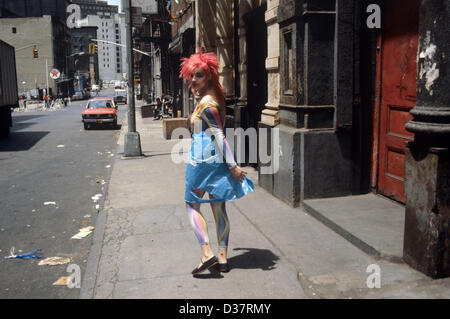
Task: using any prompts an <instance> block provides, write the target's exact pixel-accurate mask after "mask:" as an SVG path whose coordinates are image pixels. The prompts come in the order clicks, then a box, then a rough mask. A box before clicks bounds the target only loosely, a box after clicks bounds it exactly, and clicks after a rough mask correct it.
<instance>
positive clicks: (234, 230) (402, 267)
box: [80, 105, 450, 299]
mask: <svg viewBox="0 0 450 319" xmlns="http://www.w3.org/2000/svg"><path fill="white" fill-rule="evenodd" d="M121 120H122V130H121V136H120V138H119V142H118V148H117V154H116V156H115V161H114V164H113V167H112V171H111V175H110V178H109V184H108V187H107V189H106V190H105V195H106V198H105V200H104V202H103V203H102V205H101V210H100V213H99V216H98V218H97V224H96V229H95V233H94V238H93V246H92V249H91V252H90V255H89V259H88V264H87V268H86V273H85V274H84V278H83V282H82V288H81V293H80V298H100V299H104V298H152V299H155V298H170V299H178V298H182V299H185V298H230V299H234V298H242V299H247V298H258V299H259V298H260V299H266V298H276V299H278V298H282V299H290V298H295V299H303V298H450V289H449V288H450V280H449V279H445V280H432V279H430V278H428V277H426V276H425V275H423V274H421V273H419V272H417V271H415V270H413V269H411V268H410V267H408V266H407V265H406V264H404V263H401V262H399V261H396V262H392V261H389V260H385V259H380V258H377V257H376V256H373V255H370V254H366V253H365V252H363V250H361V249H359V248H357V247H356V246H354V245H353V244H351V243H350V242H349V241H348V240H346V239H345V238H344V237H341V236H340V235H339V234H338V233H336V232H334V231H333V230H332V229H330V228H328V227H327V226H325V225H324V224H322V223H321V222H320V221H318V220H317V219H316V218H314V217H313V216H311V215H309V214H308V213H306V212H305V211H304V210H302V209H300V208H291V207H289V206H288V205H287V204H285V203H283V202H281V201H280V200H278V199H277V198H275V197H273V196H272V195H270V194H269V193H267V192H266V191H265V190H263V189H261V188H260V187H259V186H257V185H258V175H257V172H256V171H255V170H253V169H251V168H246V170H247V171H248V172H249V177H250V178H251V179H252V180H253V182H254V184H255V186H256V189H255V192H254V193H252V194H250V195H248V196H246V197H244V198H242V199H240V200H238V201H234V202H229V203H227V212H228V216H229V218H230V223H231V225H230V228H231V232H230V243H229V264H230V266H231V271H230V272H229V273H225V274H221V273H218V272H217V271H214V270H213V271H211V272H209V271H206V272H205V273H203V274H202V275H201V276H199V277H198V278H194V277H192V275H191V273H190V272H191V270H192V269H193V268H195V267H196V266H197V265H198V264H199V262H200V256H201V255H200V248H199V245H198V242H197V239H196V237H195V235H194V232H193V231H192V228H191V225H190V223H189V220H188V217H187V213H186V210H185V207H184V201H183V199H184V170H185V164H184V163H181V164H176V163H174V162H173V161H172V157H171V152H172V148H173V146H174V145H175V144H177V143H179V142H180V140H174V141H172V140H164V139H163V137H162V122H161V121H153V119H152V118H144V119H143V118H141V116H140V108H139V105H138V107H137V108H136V126H137V131H138V132H139V134H140V138H141V146H142V152H143V153H144V155H145V156H144V157H142V158H133V159H123V158H122V157H121V155H122V154H121V153H122V152H123V149H124V145H123V143H124V134H125V133H126V132H127V130H128V127H127V126H126V118H122V119H121ZM183 143H187V145H189V144H190V140H183ZM202 212H203V213H204V215H205V217H206V218H207V220H208V228H209V235H210V239H211V244H212V246H213V248H214V249H215V250H217V249H216V247H217V240H216V237H215V224H214V219H213V217H212V213H211V209H210V207H209V205H202ZM371 264H377V265H378V266H379V267H380V270H381V273H380V278H381V288H373V289H370V288H368V287H367V284H366V282H367V278H368V276H369V275H370V274H371V273H367V272H366V269H367V267H368V266H369V265H371Z"/></svg>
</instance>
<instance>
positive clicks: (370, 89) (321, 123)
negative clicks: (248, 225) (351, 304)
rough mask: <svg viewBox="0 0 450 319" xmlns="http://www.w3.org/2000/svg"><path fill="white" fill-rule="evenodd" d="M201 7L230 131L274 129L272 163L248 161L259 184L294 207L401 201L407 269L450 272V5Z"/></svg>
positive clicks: (302, 1)
mask: <svg viewBox="0 0 450 319" xmlns="http://www.w3.org/2000/svg"><path fill="white" fill-rule="evenodd" d="M189 3H190V1H184V2H183V1H178V5H179V6H181V7H182V8H181V10H182V9H183V7H186V6H187V4H189ZM177 10H179V8H177V9H175V13H174V16H175V17H176V12H177ZM194 10H195V11H194V12H193V16H194V17H193V22H194V28H195V43H194V47H199V46H201V47H203V48H204V49H206V51H213V52H216V53H217V56H218V59H219V61H220V79H221V82H222V84H223V86H224V88H225V93H226V97H227V101H226V102H227V103H226V104H227V126H228V127H235V128H238V127H240V128H244V129H247V130H248V129H250V128H255V129H269V132H271V133H272V134H273V136H272V138H271V135H270V134H269V136H268V137H267V136H263V135H259V136H258V138H259V143H258V145H259V146H261V145H262V146H264V148H266V149H268V150H270V151H271V154H270V157H271V161H270V162H268V163H267V162H264V163H263V162H261V158H258V163H254V161H252V159H251V158H250V157H249V156H248V155H249V146H248V145H247V149H246V155H247V156H246V157H245V158H244V159H242V160H241V164H242V165H246V164H247V165H255V166H256V167H257V168H258V170H259V185H260V186H261V187H263V188H264V189H266V190H267V191H268V192H269V193H270V194H272V195H273V196H276V197H277V198H279V199H281V200H283V201H285V202H286V203H288V204H289V205H291V206H293V207H296V206H304V207H306V206H305V202H306V201H308V200H311V199H321V198H333V197H342V196H356V195H359V194H368V193H375V194H380V195H383V196H385V197H388V198H390V199H393V200H394V201H396V202H398V203H400V204H401V205H404V206H403V207H405V212H406V214H405V228H404V243H403V245H404V250H403V259H404V261H406V262H407V263H408V264H409V265H411V266H413V267H414V268H416V269H419V270H420V271H423V272H424V273H426V274H427V275H429V276H431V277H433V278H437V277H444V276H448V275H449V274H450V266H449V265H450V260H449V256H450V245H449V242H450V237H449V234H450V231H449V223H450V195H449V194H450V189H449V182H448V181H450V174H449V172H450V168H449V167H450V157H449V155H448V154H449V140H450V139H449V134H450V133H449V132H450V130H449V127H450V116H449V114H450V113H449V110H448V101H450V98H449V96H448V92H449V91H448V87H449V81H450V77H449V69H448V68H449V64H448V63H447V62H446V59H447V57H448V56H449V55H450V52H449V50H450V46H449V45H448V39H449V38H450V37H449V34H448V33H449V30H450V29H449V28H448V26H449V22H450V1H449V0H436V1H429V0H413V1H410V0H392V1H383V0H373V1H372V0H371V1H368V0H367V1H366V0H363V1H356V0H267V1H263V0H260V1H258V0H234V1H225V0H217V1H212V0H202V1H195V8H194ZM185 20H186V21H183V20H180V21H179V22H177V24H176V29H175V30H174V31H173V32H174V34H173V37H174V40H173V41H172V43H171V44H170V45H169V49H170V50H171V52H172V54H174V55H173V56H174V59H173V64H172V65H173V66H172V68H173V70H172V72H173V74H174V75H176V73H177V72H178V71H179V69H177V60H178V58H179V57H180V56H183V55H188V54H190V53H192V52H191V51H192V50H184V51H181V50H180V48H181V49H184V48H185V47H183V46H184V42H182V41H181V40H182V39H183V37H181V35H182V34H183V31H185V30H188V29H190V28H191V26H190V25H189V23H188V21H189V20H188V16H186V17H185ZM178 24H181V25H178ZM183 25H184V26H185V27H182V26H183ZM179 43H181V45H182V46H181V47H178V46H179ZM191 47H192V46H191ZM177 54H178V55H177ZM186 93H187V94H188V92H186ZM187 94H186V96H185V97H184V99H186V101H188V98H187ZM184 105H185V104H184ZM184 110H185V112H184V113H183V115H184V116H188V115H189V114H188V112H187V111H188V110H189V111H191V108H186V106H184ZM275 137H277V140H276V143H274V138H275ZM275 144H276V145H275ZM275 164H276V165H275ZM387 218H389V217H387ZM355 222H357V223H360V224H361V223H364V221H360V220H358V212H355ZM366 226H369V225H366ZM401 238H403V236H401Z"/></svg>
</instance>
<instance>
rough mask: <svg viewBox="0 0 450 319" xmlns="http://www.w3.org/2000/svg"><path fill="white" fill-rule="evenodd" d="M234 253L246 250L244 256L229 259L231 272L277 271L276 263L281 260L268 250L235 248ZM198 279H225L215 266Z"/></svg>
mask: <svg viewBox="0 0 450 319" xmlns="http://www.w3.org/2000/svg"><path fill="white" fill-rule="evenodd" d="M233 250H234V251H239V250H245V252H243V253H242V254H240V255H238V256H234V257H231V258H228V264H229V265H230V270H231V271H233V269H261V270H264V271H268V270H273V269H275V265H276V262H277V261H278V260H279V259H280V258H279V257H278V256H277V255H275V254H274V253H272V252H271V251H270V250H268V249H257V248H234V249H233ZM195 278H197V279H210V278H216V279H218V278H224V276H223V275H222V274H221V273H220V272H219V270H218V269H217V268H216V267H215V266H214V267H212V268H210V273H209V274H198V275H196V276H195Z"/></svg>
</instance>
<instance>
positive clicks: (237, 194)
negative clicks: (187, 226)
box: [185, 96, 255, 203]
mask: <svg viewBox="0 0 450 319" xmlns="http://www.w3.org/2000/svg"><path fill="white" fill-rule="evenodd" d="M221 119H222V114H221V112H220V108H219V105H218V103H217V102H215V101H214V100H213V99H212V98H211V97H210V96H205V97H203V98H202V100H201V101H200V103H199V104H198V105H197V107H196V108H195V110H194V112H193V114H192V116H191V123H195V127H196V129H195V130H194V133H193V135H192V144H191V148H190V150H189V163H188V164H187V167H186V173H185V178H186V190H185V201H186V202H188V203H211V202H226V201H232V200H236V199H239V198H241V197H243V196H244V195H246V194H248V193H251V192H253V191H254V188H255V187H254V185H253V182H252V181H251V180H250V179H249V178H247V177H245V178H244V181H243V182H242V183H240V182H239V181H238V180H236V179H235V178H234V177H233V176H232V175H231V172H230V168H232V167H234V166H236V162H235V159H234V156H233V154H232V151H231V148H230V147H229V145H228V142H227V141H226V138H225V136H224V134H223V129H222V128H223V125H222V120H221ZM198 121H201V122H198ZM219 145H222V147H219ZM197 189H200V190H202V191H204V192H206V193H209V194H210V195H212V197H213V198H200V197H199V196H197V194H196V193H195V192H194V190H197Z"/></svg>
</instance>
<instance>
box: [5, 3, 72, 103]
mask: <svg viewBox="0 0 450 319" xmlns="http://www.w3.org/2000/svg"><path fill="white" fill-rule="evenodd" d="M68 4H69V2H68V1H64V0H63V1H57V0H37V1H34V2H32V3H31V2H30V1H9V0H5V1H2V2H0V9H1V11H0V12H1V16H0V25H1V27H0V38H1V39H2V40H3V41H5V42H7V43H9V44H10V45H13V46H14V47H15V49H16V60H17V61H16V63H17V75H18V79H17V81H18V87H19V90H21V91H23V92H29V91H30V90H32V89H36V88H37V89H46V88H47V83H48V87H49V89H50V90H51V92H52V94H53V95H56V94H64V93H65V92H67V91H68V90H70V85H68V82H65V81H62V80H61V79H58V80H53V79H51V78H50V76H49V73H50V70H52V69H58V70H59V71H60V72H61V73H63V72H64V71H65V70H66V69H67V59H66V57H67V56H68V55H70V53H71V43H72V41H71V36H70V33H69V29H68V27H67V25H66V21H65V19H66V8H67V5H68ZM34 48H36V50H37V57H34V55H33V49H34Z"/></svg>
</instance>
